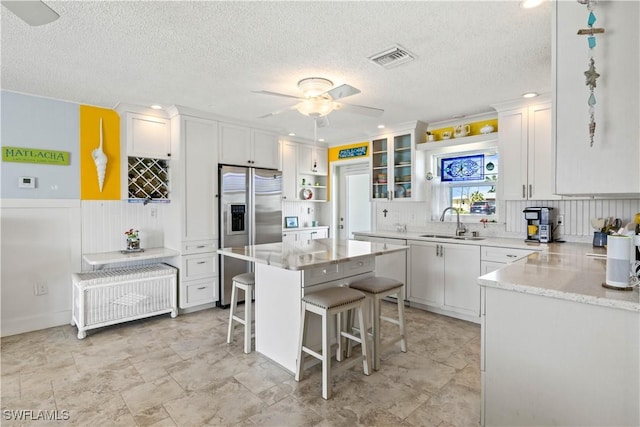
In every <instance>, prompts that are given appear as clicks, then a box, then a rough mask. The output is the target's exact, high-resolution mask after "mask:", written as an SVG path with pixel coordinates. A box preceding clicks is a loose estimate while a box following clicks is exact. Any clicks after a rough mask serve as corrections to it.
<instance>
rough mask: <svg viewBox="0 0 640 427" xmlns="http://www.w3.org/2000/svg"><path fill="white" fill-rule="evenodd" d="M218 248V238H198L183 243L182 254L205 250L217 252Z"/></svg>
mask: <svg viewBox="0 0 640 427" xmlns="http://www.w3.org/2000/svg"><path fill="white" fill-rule="evenodd" d="M216 250H218V241H217V240H198V241H194V242H183V243H182V254H183V255H188V254H199V253H203V252H215V251H216Z"/></svg>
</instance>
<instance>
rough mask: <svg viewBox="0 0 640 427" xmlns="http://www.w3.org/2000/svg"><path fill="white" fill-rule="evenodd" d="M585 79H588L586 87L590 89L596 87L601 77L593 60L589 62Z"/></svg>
mask: <svg viewBox="0 0 640 427" xmlns="http://www.w3.org/2000/svg"><path fill="white" fill-rule="evenodd" d="M584 75H585V77H586V78H587V81H586V83H585V84H586V85H587V86H589V89H592V90H593V88H595V87H596V79H597V78H598V77H600V74H598V73H597V72H596V66H595V62H594V61H593V58H591V59H590V60H589V69H588V70H587V71H585V72H584Z"/></svg>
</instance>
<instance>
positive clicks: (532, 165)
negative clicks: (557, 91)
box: [495, 102, 560, 200]
mask: <svg viewBox="0 0 640 427" xmlns="http://www.w3.org/2000/svg"><path fill="white" fill-rule="evenodd" d="M505 105H508V106H509V109H506V110H501V109H500V108H501V106H495V107H496V108H497V109H498V123H499V124H500V132H499V133H498V146H499V153H500V167H501V172H500V183H501V185H500V187H501V188H502V190H501V191H502V197H503V199H504V200H555V199H559V198H560V197H559V196H557V195H555V194H553V190H554V188H553V177H554V170H553V160H554V156H553V153H552V151H551V148H552V146H551V116H552V108H551V102H543V103H540V104H536V105H530V106H524V107H520V108H512V107H513V106H514V104H512V103H509V104H505Z"/></svg>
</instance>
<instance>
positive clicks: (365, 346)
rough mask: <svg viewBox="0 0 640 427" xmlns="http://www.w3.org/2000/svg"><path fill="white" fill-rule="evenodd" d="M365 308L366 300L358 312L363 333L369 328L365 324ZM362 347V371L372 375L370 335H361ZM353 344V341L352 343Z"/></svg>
mask: <svg viewBox="0 0 640 427" xmlns="http://www.w3.org/2000/svg"><path fill="white" fill-rule="evenodd" d="M364 308H365V302H364V300H363V301H362V304H361V305H360V307H358V308H357V310H358V323H359V324H358V326H359V327H360V330H361V331H366V330H367V327H366V323H364V313H363V311H364ZM360 340H361V342H360V347H361V348H362V365H363V366H362V369H363V371H364V374H365V375H370V374H371V363H370V360H371V351H370V350H371V349H370V348H369V334H368V333H366V332H365V333H361V334H360ZM350 342H351V341H350Z"/></svg>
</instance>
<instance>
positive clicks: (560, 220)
mask: <svg viewBox="0 0 640 427" xmlns="http://www.w3.org/2000/svg"><path fill="white" fill-rule="evenodd" d="M557 220H558V226H560V225H564V215H558V218H557Z"/></svg>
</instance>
